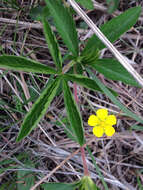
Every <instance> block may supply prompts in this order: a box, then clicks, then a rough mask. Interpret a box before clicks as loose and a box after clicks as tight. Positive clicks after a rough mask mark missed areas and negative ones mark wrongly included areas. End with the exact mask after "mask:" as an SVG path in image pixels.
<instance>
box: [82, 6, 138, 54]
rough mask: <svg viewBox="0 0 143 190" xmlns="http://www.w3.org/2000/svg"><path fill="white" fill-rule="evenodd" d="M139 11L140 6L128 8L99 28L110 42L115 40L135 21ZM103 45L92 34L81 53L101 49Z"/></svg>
mask: <svg viewBox="0 0 143 190" xmlns="http://www.w3.org/2000/svg"><path fill="white" fill-rule="evenodd" d="M140 13H141V7H134V8H130V9H128V10H127V11H125V12H124V13H122V14H120V15H119V16H117V17H115V18H113V19H111V20H110V21H108V22H106V23H105V24H104V25H102V26H101V27H100V30H101V31H102V32H103V33H104V35H105V36H106V37H107V38H108V40H109V41H110V42H114V41H116V40H117V39H118V38H119V37H120V36H121V35H122V34H124V33H125V32H126V31H128V30H129V29H130V28H131V27H132V26H133V25H134V24H135V23H136V21H137V19H138V17H139V15H140ZM104 47H105V45H104V44H103V43H102V42H101V41H100V39H99V38H98V37H97V36H96V35H95V34H94V35H93V36H92V37H91V38H90V39H89V40H88V42H87V44H86V46H85V48H84V50H83V52H82V54H84V53H85V52H90V51H91V49H92V50H96V49H99V50H101V49H103V48H104Z"/></svg>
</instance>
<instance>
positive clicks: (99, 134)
mask: <svg viewBox="0 0 143 190" xmlns="http://www.w3.org/2000/svg"><path fill="white" fill-rule="evenodd" d="M93 134H94V135H95V136H96V137H102V136H103V134H104V129H103V127H94V128H93Z"/></svg>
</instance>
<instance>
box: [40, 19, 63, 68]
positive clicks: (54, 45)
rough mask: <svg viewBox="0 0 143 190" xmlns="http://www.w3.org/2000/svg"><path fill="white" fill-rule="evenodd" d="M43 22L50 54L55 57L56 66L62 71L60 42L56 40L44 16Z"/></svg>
mask: <svg viewBox="0 0 143 190" xmlns="http://www.w3.org/2000/svg"><path fill="white" fill-rule="evenodd" d="M42 22H43V28H44V34H45V37H46V41H47V44H48V47H49V50H50V53H51V55H52V57H53V60H54V62H55V64H56V66H57V68H58V69H60V70H61V67H62V57H61V53H60V51H59V47H58V42H57V40H56V37H55V35H54V33H53V32H52V30H51V27H50V25H49V23H48V21H47V20H46V18H45V17H44V16H43V17H42Z"/></svg>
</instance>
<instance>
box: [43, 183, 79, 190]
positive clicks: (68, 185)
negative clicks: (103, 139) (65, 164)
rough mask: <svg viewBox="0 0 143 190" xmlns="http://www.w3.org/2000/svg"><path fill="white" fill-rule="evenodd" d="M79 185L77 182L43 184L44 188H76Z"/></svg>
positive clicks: (48, 189)
mask: <svg viewBox="0 0 143 190" xmlns="http://www.w3.org/2000/svg"><path fill="white" fill-rule="evenodd" d="M78 186H79V182H76V183H45V184H43V185H42V187H43V188H44V190H75V189H76V188H77V187H78Z"/></svg>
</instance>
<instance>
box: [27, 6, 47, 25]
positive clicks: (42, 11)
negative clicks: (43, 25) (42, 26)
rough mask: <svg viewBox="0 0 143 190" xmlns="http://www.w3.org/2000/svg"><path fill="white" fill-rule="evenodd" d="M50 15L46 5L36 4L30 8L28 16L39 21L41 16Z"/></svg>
mask: <svg viewBox="0 0 143 190" xmlns="http://www.w3.org/2000/svg"><path fill="white" fill-rule="evenodd" d="M49 15H50V13H49V9H48V7H43V6H41V5H38V6H37V7H34V8H32V9H31V10H30V13H29V16H30V17H31V18H32V20H34V21H35V20H38V21H41V18H42V16H45V17H48V16H49Z"/></svg>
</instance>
